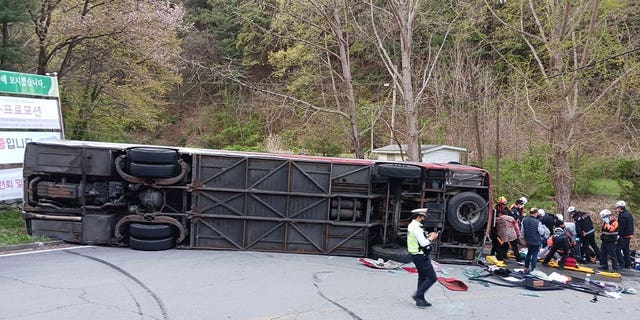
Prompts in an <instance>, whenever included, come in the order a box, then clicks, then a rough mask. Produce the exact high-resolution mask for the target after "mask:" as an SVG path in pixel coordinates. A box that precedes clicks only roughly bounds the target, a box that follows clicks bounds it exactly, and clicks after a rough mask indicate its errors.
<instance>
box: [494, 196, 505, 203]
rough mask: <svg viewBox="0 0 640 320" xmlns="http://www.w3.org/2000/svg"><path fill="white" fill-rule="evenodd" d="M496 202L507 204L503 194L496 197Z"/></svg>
mask: <svg viewBox="0 0 640 320" xmlns="http://www.w3.org/2000/svg"><path fill="white" fill-rule="evenodd" d="M496 202H497V203H501V204H507V198H505V197H504V196H500V197H498V199H496Z"/></svg>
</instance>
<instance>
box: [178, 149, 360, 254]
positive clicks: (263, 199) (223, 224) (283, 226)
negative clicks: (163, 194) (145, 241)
mask: <svg viewBox="0 0 640 320" xmlns="http://www.w3.org/2000/svg"><path fill="white" fill-rule="evenodd" d="M369 174H370V168H369V167H368V166H367V165H359V166H354V165H339V164H334V163H331V162H328V161H309V160H300V159H297V160H293V159H285V158H260V157H255V156H253V157H250V156H247V157H242V156H225V155H220V156H211V155H206V156H204V155H203V156H196V157H194V189H193V200H192V203H193V208H192V211H193V212H194V217H196V218H195V219H192V223H191V237H190V241H191V246H192V247H194V248H212V249H232V250H257V251H273V252H298V253H302V252H304V253H316V254H342V255H354V252H357V254H359V255H364V254H366V251H367V250H366V248H367V240H366V239H367V237H365V236H364V234H366V232H365V231H364V229H366V224H365V222H366V216H367V215H366V214H362V213H358V214H352V215H351V219H346V220H345V219H344V216H339V215H336V216H331V214H330V211H331V203H332V199H334V198H336V197H340V196H341V194H340V193H338V194H335V193H331V190H332V184H331V183H332V181H338V182H339V183H340V185H342V186H343V187H344V186H347V185H348V184H349V183H355V184H358V185H359V188H358V189H360V190H362V191H361V192H364V195H363V196H362V197H363V198H364V199H365V200H366V198H367V192H368V181H369V178H370V177H369ZM360 182H362V183H360ZM338 189H339V188H338ZM349 191H351V190H349ZM351 192H353V191H351ZM363 208H365V209H366V208H367V207H366V206H358V208H357V210H361V211H362V210H365V209H363ZM352 211H354V210H353V209H352ZM340 218H343V221H340ZM335 224H338V225H342V226H340V227H336V226H334V225H335ZM345 234H346V235H347V236H346V237H344V238H341V239H339V240H334V239H333V238H335V237H341V236H344V235H345Z"/></svg>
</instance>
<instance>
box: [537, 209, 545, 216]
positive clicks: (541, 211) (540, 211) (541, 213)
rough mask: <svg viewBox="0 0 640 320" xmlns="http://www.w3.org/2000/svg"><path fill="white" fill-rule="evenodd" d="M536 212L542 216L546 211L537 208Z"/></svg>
mask: <svg viewBox="0 0 640 320" xmlns="http://www.w3.org/2000/svg"><path fill="white" fill-rule="evenodd" d="M538 214H539V215H540V216H541V217H542V216H544V215H545V214H546V213H545V212H544V210H543V209H538Z"/></svg>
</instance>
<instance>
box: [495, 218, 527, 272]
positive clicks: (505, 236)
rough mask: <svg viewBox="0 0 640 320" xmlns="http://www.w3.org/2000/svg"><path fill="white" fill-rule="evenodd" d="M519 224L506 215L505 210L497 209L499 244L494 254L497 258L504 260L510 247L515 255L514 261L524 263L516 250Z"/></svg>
mask: <svg viewBox="0 0 640 320" xmlns="http://www.w3.org/2000/svg"><path fill="white" fill-rule="evenodd" d="M519 225H520V224H519V223H518V220H516V219H515V218H514V217H512V216H510V215H508V214H507V211H506V210H505V211H498V217H497V218H496V233H497V235H498V241H499V242H500V244H501V245H500V249H499V250H498V252H497V254H496V258H497V259H498V260H506V259H507V253H508V252H509V247H511V250H512V251H513V255H514V256H515V257H516V262H517V263H518V264H524V260H523V259H522V258H520V252H519V251H518V242H519V239H520V237H521V235H520V226H519Z"/></svg>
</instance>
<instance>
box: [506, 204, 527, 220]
mask: <svg viewBox="0 0 640 320" xmlns="http://www.w3.org/2000/svg"><path fill="white" fill-rule="evenodd" d="M508 213H509V215H510V216H512V217H513V218H515V219H516V220H518V221H519V222H521V221H522V218H523V217H524V216H523V214H522V210H521V209H520V208H518V207H517V206H516V205H515V204H512V205H511V210H509V212H508Z"/></svg>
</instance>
